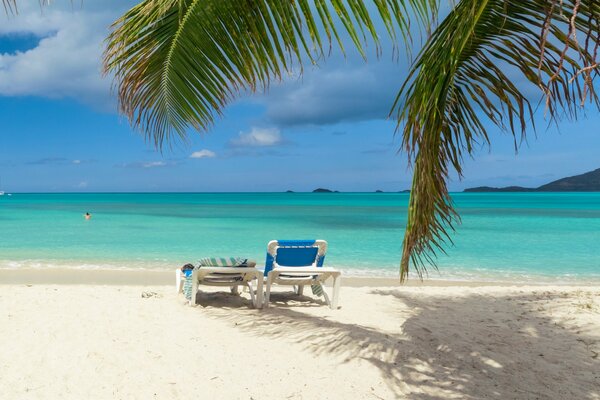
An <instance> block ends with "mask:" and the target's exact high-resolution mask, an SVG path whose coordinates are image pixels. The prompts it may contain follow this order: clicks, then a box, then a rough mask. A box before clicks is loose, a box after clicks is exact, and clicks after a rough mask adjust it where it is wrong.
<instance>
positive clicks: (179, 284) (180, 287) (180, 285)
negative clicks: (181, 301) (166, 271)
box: [175, 268, 183, 294]
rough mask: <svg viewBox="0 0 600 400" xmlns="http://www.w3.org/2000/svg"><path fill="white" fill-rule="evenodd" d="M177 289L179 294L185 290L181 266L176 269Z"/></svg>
mask: <svg viewBox="0 0 600 400" xmlns="http://www.w3.org/2000/svg"><path fill="white" fill-rule="evenodd" d="M175 290H176V291H177V294H179V293H181V292H182V291H183V279H181V270H180V269H179V268H177V269H176V270H175Z"/></svg>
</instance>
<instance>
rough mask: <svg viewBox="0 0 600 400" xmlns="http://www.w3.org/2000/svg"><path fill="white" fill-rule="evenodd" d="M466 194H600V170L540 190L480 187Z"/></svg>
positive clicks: (568, 178) (570, 177) (564, 179)
mask: <svg viewBox="0 0 600 400" xmlns="http://www.w3.org/2000/svg"><path fill="white" fill-rule="evenodd" d="M464 191H465V192H467V193H469V192H471V193H473V192H600V168H598V169H597V170H594V171H590V172H586V173H585V174H581V175H575V176H569V177H567V178H562V179H558V180H556V181H553V182H550V183H547V184H545V185H542V186H540V187H538V188H525V187H521V186H507V187H502V188H495V187H489V186H480V187H474V188H468V189H465V190H464Z"/></svg>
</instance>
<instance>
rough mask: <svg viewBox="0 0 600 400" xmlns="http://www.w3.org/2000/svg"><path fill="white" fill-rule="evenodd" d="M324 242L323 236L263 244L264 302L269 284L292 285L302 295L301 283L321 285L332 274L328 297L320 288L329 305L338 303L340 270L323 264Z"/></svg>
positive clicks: (302, 284) (266, 299)
mask: <svg viewBox="0 0 600 400" xmlns="http://www.w3.org/2000/svg"><path fill="white" fill-rule="evenodd" d="M326 252H327V242H326V241H324V240H272V241H270V242H269V244H268V246H267V260H266V262H265V271H264V275H265V277H266V278H267V287H266V294H265V298H264V306H265V307H268V306H269V300H270V296H271V286H272V285H273V284H275V283H276V284H279V285H288V286H295V287H297V289H295V291H296V293H297V294H298V295H302V292H303V289H304V286H305V285H311V286H317V287H321V288H322V283H323V282H324V281H325V280H327V279H328V278H333V293H332V296H331V300H330V299H329V296H328V295H327V293H326V292H325V291H324V290H323V295H324V297H325V301H326V302H327V304H328V305H329V307H331V308H332V309H336V308H337V306H338V298H339V292H340V284H341V273H340V271H338V270H336V269H333V268H325V267H323V261H324V260H325V253H326Z"/></svg>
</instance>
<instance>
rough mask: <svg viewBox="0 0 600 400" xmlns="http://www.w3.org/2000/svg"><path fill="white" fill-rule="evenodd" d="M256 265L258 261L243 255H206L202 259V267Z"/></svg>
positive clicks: (251, 266) (250, 266)
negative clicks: (242, 256)
mask: <svg viewBox="0 0 600 400" xmlns="http://www.w3.org/2000/svg"><path fill="white" fill-rule="evenodd" d="M255 266H256V261H252V260H248V259H247V258H241V257H205V258H201V259H200V266H199V267H200V268H202V267H249V268H253V267H255Z"/></svg>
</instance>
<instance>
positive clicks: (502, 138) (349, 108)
mask: <svg viewBox="0 0 600 400" xmlns="http://www.w3.org/2000/svg"><path fill="white" fill-rule="evenodd" d="M22 3H23V4H22V5H21V10H20V13H19V15H18V16H11V17H6V16H0V18H2V19H3V21H2V23H1V24H0V115H1V117H2V118H1V119H2V123H1V124H0V178H1V185H2V188H0V189H4V190H7V191H13V192H23V191H33V192H54V191H92V192H93V191H283V190H288V189H291V190H296V191H309V190H312V189H314V188H316V187H328V188H332V189H336V190H341V191H374V190H377V189H381V190H385V191H397V190H403V189H407V188H409V186H410V180H411V173H410V170H409V169H408V163H407V158H406V156H405V155H403V154H397V150H398V146H399V141H398V139H397V138H394V128H395V121H393V120H388V119H386V117H387V114H388V111H389V108H390V106H391V103H392V101H393V98H394V96H395V95H396V92H397V90H398V89H399V87H400V84H401V82H402V79H403V77H404V76H405V73H406V70H407V61H406V60H405V59H404V58H403V57H401V59H400V61H398V62H394V61H393V60H392V57H391V51H390V49H384V53H383V56H382V57H381V58H380V59H379V60H378V59H377V58H375V57H370V58H369V62H368V63H364V62H363V61H362V60H361V59H360V58H359V57H358V56H357V55H356V54H354V53H353V52H352V51H350V53H349V54H348V56H347V58H344V57H342V56H341V55H340V54H337V53H336V54H334V55H333V56H332V57H331V58H330V59H328V60H327V61H326V62H325V63H323V64H321V65H320V66H319V67H314V68H313V67H308V68H306V70H305V74H304V75H303V77H301V78H299V77H289V78H288V79H286V80H285V81H284V82H282V83H280V84H276V85H273V86H272V87H271V89H270V90H269V92H268V93H265V94H257V95H247V96H244V97H243V98H241V99H240V100H239V101H237V102H236V103H235V104H232V105H231V106H230V107H228V108H227V109H226V113H225V116H224V117H223V118H222V119H219V120H218V121H217V122H216V124H215V126H214V127H213V129H211V131H210V132H208V133H204V134H198V133H195V132H193V133H192V134H191V135H190V141H189V143H185V144H184V143H177V144H174V146H173V147H172V148H171V149H169V148H166V149H164V151H163V152H162V153H160V152H157V151H156V150H155V149H153V147H152V146H151V145H150V144H149V143H147V142H146V140H145V139H144V137H142V136H141V135H139V134H138V133H136V132H134V131H133V130H132V129H131V128H130V127H129V125H128V122H127V120H126V119H125V118H124V117H122V116H120V115H119V114H118V113H117V110H116V100H115V99H114V96H113V95H112V94H111V91H110V87H111V78H110V77H107V78H103V77H102V76H101V74H100V56H101V53H102V41H103V39H104V37H105V36H106V33H107V32H108V30H107V26H108V25H109V24H110V22H111V21H113V20H114V19H116V18H117V17H118V16H119V15H120V14H121V13H122V12H123V11H124V10H125V9H126V8H127V7H128V6H130V5H131V4H133V3H132V2H117V1H107V2H85V3H84V6H83V8H82V9H80V8H79V7H78V6H73V8H72V6H71V4H70V3H69V2H64V3H65V4H53V5H52V6H50V7H47V8H45V9H44V10H43V11H42V12H40V9H39V7H38V6H37V5H36V4H26V3H25V2H22ZM30 3H35V2H30ZM99 3H101V4H99ZM386 50H387V51H386ZM542 114H543V113H540V115H539V119H540V120H539V122H538V135H537V137H535V135H533V134H531V135H530V136H529V139H528V142H527V143H525V144H524V145H523V146H521V148H520V151H519V154H518V155H515V152H514V148H513V142H512V138H511V137H510V136H509V135H507V134H503V133H502V132H500V131H499V130H498V129H496V128H493V127H491V128H490V134H491V137H492V140H493V142H492V147H491V149H488V148H487V147H486V148H482V149H481V150H479V151H478V152H477V154H476V156H475V157H474V158H473V159H469V160H466V168H465V176H464V179H463V180H462V181H459V180H453V181H452V182H450V188H451V190H462V189H463V188H465V187H470V186H479V185H492V186H503V185H511V184H517V185H523V186H537V185H540V184H542V183H546V182H548V181H551V180H554V179H557V178H560V177H563V176H568V175H573V174H577V173H582V172H586V171H588V170H592V169H595V168H599V167H600V159H599V157H598V155H597V149H598V148H599V145H600V135H598V128H597V127H598V125H599V124H600V116H598V113H597V112H595V111H593V110H591V109H590V110H589V114H588V116H587V118H586V119H583V120H580V121H579V122H577V123H569V122H564V123H562V124H561V125H560V126H559V127H558V128H557V127H554V126H553V127H550V129H548V130H546V129H545V127H546V123H545V122H544V120H543V115H542Z"/></svg>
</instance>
